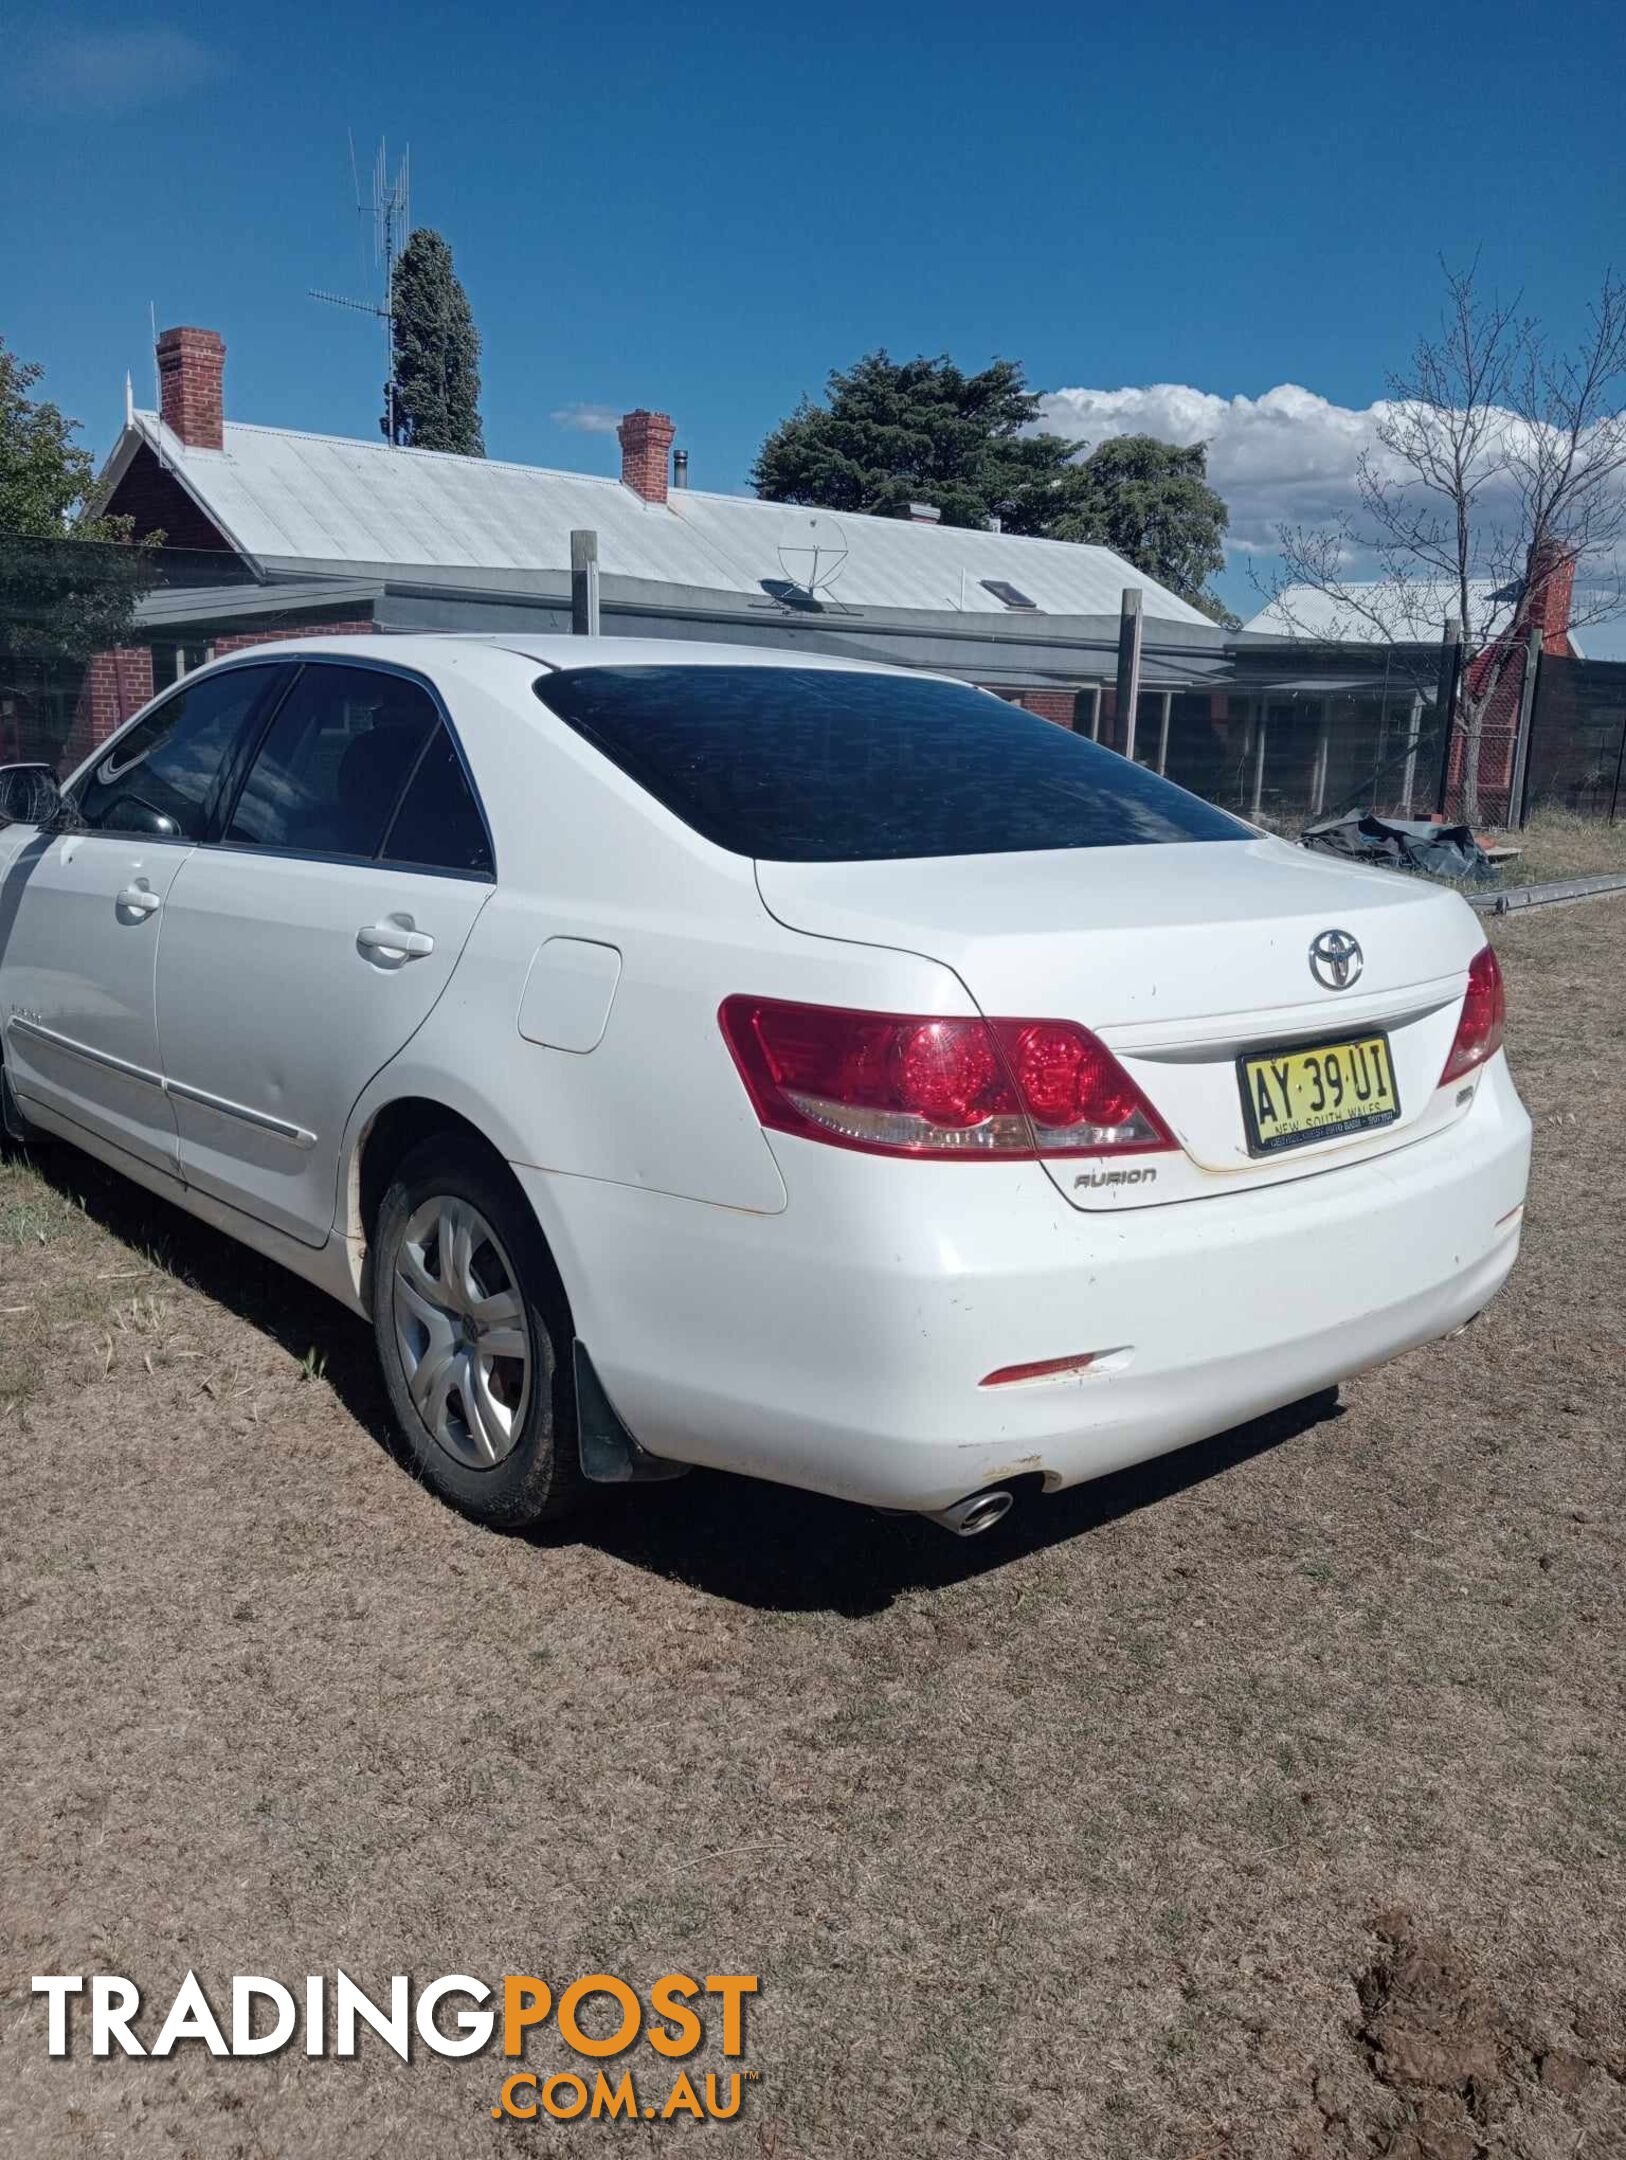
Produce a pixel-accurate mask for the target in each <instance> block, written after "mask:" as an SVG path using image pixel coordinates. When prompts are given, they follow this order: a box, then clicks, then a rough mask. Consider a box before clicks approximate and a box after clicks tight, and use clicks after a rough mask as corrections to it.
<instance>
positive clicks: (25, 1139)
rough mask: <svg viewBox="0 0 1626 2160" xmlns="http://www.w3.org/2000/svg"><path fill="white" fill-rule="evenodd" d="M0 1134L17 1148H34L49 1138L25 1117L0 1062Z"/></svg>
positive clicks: (3, 1066)
mask: <svg viewBox="0 0 1626 2160" xmlns="http://www.w3.org/2000/svg"><path fill="white" fill-rule="evenodd" d="M0 1133H4V1135H5V1136H6V1138H7V1139H8V1140H14V1141H15V1142H16V1144H17V1145H18V1146H19V1147H36V1146H38V1144H39V1143H40V1142H41V1141H42V1140H46V1139H49V1137H50V1135H49V1134H48V1133H42V1132H41V1131H40V1129H39V1127H38V1126H37V1125H35V1124H34V1123H32V1122H31V1120H30V1119H29V1118H28V1117H27V1116H25V1114H24V1112H23V1106H22V1104H21V1103H20V1102H19V1101H18V1100H17V1098H16V1096H15V1095H14V1094H13V1093H12V1092H11V1082H10V1081H9V1080H8V1079H7V1078H6V1068H5V1065H4V1063H3V1062H0Z"/></svg>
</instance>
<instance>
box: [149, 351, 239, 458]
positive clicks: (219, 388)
mask: <svg viewBox="0 0 1626 2160" xmlns="http://www.w3.org/2000/svg"><path fill="white" fill-rule="evenodd" d="M225 375H226V341H225V339H224V338H223V337H221V335H220V333H219V332H218V331H217V330H191V329H185V328H181V329H176V330H160V331H159V333H158V389H159V403H160V406H161V409H162V412H163V417H164V425H165V427H167V428H169V429H170V430H171V431H172V432H173V433H174V434H176V435H178V436H179V437H180V438H181V440H182V442H183V443H188V444H190V445H191V447H192V448H193V449H194V450H222V449H224V448H225V445H226V405H225Z"/></svg>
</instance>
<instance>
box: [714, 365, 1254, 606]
mask: <svg viewBox="0 0 1626 2160" xmlns="http://www.w3.org/2000/svg"><path fill="white" fill-rule="evenodd" d="M1040 402H1041V401H1040V399H1039V397H1038V396H1037V395H1036V394H1035V393H1033V392H1032V391H1030V390H1029V389H1028V387H1027V383H1026V378H1025V377H1024V375H1023V372H1022V369H1021V367H1020V365H1019V364H1018V363H1017V362H1016V361H1014V360H995V361H994V362H993V363H992V365H991V366H989V367H987V368H985V369H983V371H982V373H981V374H979V375H967V374H966V373H965V372H964V371H963V370H962V369H960V368H958V367H956V366H955V365H954V363H953V361H952V360H950V359H948V358H947V356H946V355H945V356H943V357H940V358H938V359H925V358H921V359H918V360H906V361H897V360H894V359H892V358H891V356H890V355H889V354H888V353H887V352H886V351H885V350H884V349H882V350H879V351H876V352H872V353H866V354H865V355H864V357H863V358H862V359H861V360H859V361H857V362H856V363H855V364H854V365H853V366H852V367H850V368H845V369H841V368H838V369H836V370H835V371H834V372H833V373H832V374H831V376H830V382H829V390H828V395H827V398H826V402H825V403H824V404H822V405H815V404H814V403H813V402H812V401H811V400H810V399H808V398H804V399H803V400H802V402H801V404H800V405H799V406H798V407H797V408H796V410H795V412H794V413H792V414H791V416H790V417H789V419H787V420H782V421H781V422H780V423H779V425H778V427H776V428H775V429H774V430H773V432H772V434H770V435H769V437H768V438H767V440H766V441H765V442H764V443H763V445H762V448H761V450H760V451H759V452H758V453H757V461H756V465H755V467H754V468H753V470H752V475H751V479H752V484H753V486H754V487H755V488H756V491H757V493H758V494H759V495H762V496H765V497H766V498H767V499H768V500H769V501H770V502H793V503H808V504H810V505H813V506H814V507H816V508H819V509H827V510H856V511H865V512H869V513H871V514H875V515H879V516H883V517H884V516H887V515H889V514H896V513H897V512H899V511H900V510H901V509H902V508H903V507H904V506H905V505H906V504H908V503H911V502H920V503H929V504H930V505H932V506H933V507H934V508H935V509H937V510H938V511H939V512H940V513H941V515H942V521H943V523H944V524H945V525H962V526H986V525H988V524H989V523H991V522H992V520H993V519H995V518H997V519H998V520H999V522H1000V524H1001V526H1002V527H1003V529H1004V530H1005V531H1007V532H1017V533H1026V534H1031V535H1038V536H1040V537H1042V538H1045V539H1058V540H1084V541H1091V542H1094V543H1096V544H1097V545H1100V546H1103V547H1111V548H1115V549H1116V550H1117V551H1118V553H1119V554H1121V555H1123V556H1124V557H1125V558H1126V559H1127V560H1128V561H1130V562H1132V563H1133V564H1134V565H1135V567H1136V568H1137V569H1139V570H1143V571H1145V573H1146V574H1147V576H1148V577H1153V578H1156V579H1157V581H1158V582H1159V583H1160V584H1162V585H1166V586H1168V588H1169V589H1170V590H1171V591H1172V592H1177V593H1179V594H1180V596H1181V597H1182V598H1183V599H1186V600H1189V601H1191V602H1192V603H1193V604H1194V605H1195V606H1198V607H1201V608H1203V609H1204V610H1205V611H1206V612H1207V613H1209V614H1211V615H1214V616H1215V617H1216V618H1219V619H1229V618H1227V617H1226V616H1225V611H1224V609H1223V608H1222V607H1221V606H1220V604H1219V602H1218V601H1216V600H1214V599H1213V598H1212V596H1211V595H1210V594H1208V593H1207V592H1206V591H1205V589H1204V588H1205V585H1206V581H1207V579H1208V578H1209V577H1210V576H1211V575H1212V573H1213V572H1214V571H1215V570H1217V569H1219V568H1220V566H1221V564H1222V563H1223V561H1224V554H1223V549H1222V537H1223V534H1224V531H1225V526H1226V522H1227V517H1226V509H1225V505H1224V503H1223V502H1222V501H1221V500H1220V498H1219V496H1218V495H1216V494H1215V493H1214V491H1213V489H1212V488H1210V487H1209V486H1208V484H1207V478H1206V471H1207V466H1206V452H1205V449H1204V447H1203V446H1202V445H1201V444H1199V445H1197V446H1196V447H1195V448H1193V449H1189V450H1185V449H1178V448H1175V447H1174V446H1172V445H1170V444H1167V443H1158V442H1154V441H1152V440H1151V439H1150V438H1149V437H1146V436H1131V437H1128V438H1125V439H1124V440H1122V441H1116V442H1107V443H1102V444H1100V445H1099V446H1098V447H1097V448H1096V449H1095V450H1093V451H1092V452H1091V453H1090V454H1089V456H1088V457H1084V456H1081V454H1080V449H1079V445H1078V444H1077V443H1075V442H1069V441H1067V440H1066V439H1065V438H1064V437H1062V436H1059V435H1046V434H1044V433H1042V432H1040V431H1039V430H1038V429H1037V428H1036V422H1037V420H1038V417H1039V409H1040Z"/></svg>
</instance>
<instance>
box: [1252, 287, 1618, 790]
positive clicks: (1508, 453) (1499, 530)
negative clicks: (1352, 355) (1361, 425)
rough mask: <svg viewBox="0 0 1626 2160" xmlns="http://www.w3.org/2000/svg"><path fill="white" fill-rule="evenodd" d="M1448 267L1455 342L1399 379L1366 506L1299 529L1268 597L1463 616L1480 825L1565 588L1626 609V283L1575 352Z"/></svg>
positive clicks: (1407, 624) (1359, 614)
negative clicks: (1538, 632)
mask: <svg viewBox="0 0 1626 2160" xmlns="http://www.w3.org/2000/svg"><path fill="white" fill-rule="evenodd" d="M1442 267H1444V268H1445V285H1446V292H1445V304H1444V307H1443V309H1442V312H1441V318H1440V328H1439V331H1438V334H1437V335H1435V336H1433V337H1423V338H1421V339H1419V341H1418V344H1417V348H1416V351H1415V353H1414V354H1413V356H1412V360H1411V364H1410V367H1409V368H1408V369H1407V370H1406V371H1405V372H1404V373H1403V374H1399V375H1394V376H1391V377H1390V378H1389V380H1388V383H1387V386H1386V389H1387V394H1386V399H1385V402H1384V403H1383V404H1382V405H1380V406H1379V407H1378V408H1377V411H1378V420H1377V425H1376V430H1375V435H1376V440H1375V444H1374V446H1373V447H1372V448H1371V449H1369V450H1367V451H1364V452H1363V453H1362V455H1361V458H1360V460H1359V463H1358V465H1357V469H1356V498H1357V508H1356V510H1355V511H1354V512H1353V513H1352V514H1351V515H1349V516H1348V517H1346V518H1343V519H1341V520H1339V521H1338V522H1337V523H1336V524H1334V525H1332V526H1328V527H1319V528H1315V527H1303V526H1292V527H1284V528H1283V530H1282V532H1281V535H1280V539H1281V568H1280V571H1279V572H1278V574H1277V576H1276V578H1275V579H1274V580H1273V581H1272V583H1271V586H1270V588H1269V589H1270V591H1271V596H1272V599H1273V600H1274V602H1275V604H1276V607H1277V611H1278V613H1279V614H1280V615H1281V616H1282V617H1283V618H1284V619H1285V620H1286V621H1287V623H1288V625H1289V628H1290V629H1293V630H1295V631H1299V632H1301V633H1302V630H1303V625H1302V623H1300V622H1297V621H1295V619H1294V603H1293V600H1292V597H1291V588H1293V587H1295V586H1299V587H1306V586H1307V587H1309V588H1311V589H1312V590H1314V591H1315V592H1317V593H1320V594H1322V595H1324V596H1325V597H1326V598H1328V599H1330V600H1331V601H1333V602H1334V604H1335V618H1336V617H1341V618H1342V619H1343V620H1344V621H1345V622H1346V623H1348V624H1350V625H1352V626H1353V625H1357V624H1361V625H1365V626H1366V627H1367V628H1368V629H1370V630H1372V631H1374V632H1375V633H1376V634H1377V635H1378V636H1379V637H1381V638H1383V639H1384V640H1385V641H1418V642H1420V641H1422V640H1424V639H1427V638H1430V637H1437V636H1438V634H1439V631H1440V628H1441V620H1442V616H1444V617H1449V616H1451V615H1455V617H1456V619H1457V621H1458V622H1459V623H1460V624H1461V626H1462V637H1463V665H1462V667H1461V670H1460V672H1459V675H1458V686H1457V691H1456V697H1455V702H1454V706H1453V709H1452V712H1451V715H1450V722H1451V725H1452V727H1453V728H1454V729H1456V730H1457V731H1458V733H1459V734H1460V736H1461V737H1462V744H1463V779H1464V785H1463V796H1464V802H1463V807H1464V812H1465V814H1466V816H1467V817H1468V818H1469V820H1470V821H1472V820H1474V819H1476V818H1477V817H1478V815H1479V762H1480V743H1481V739H1482V736H1483V731H1484V725H1485V718H1486V715H1487V713H1488V712H1489V710H1490V708H1491V706H1492V704H1493V702H1494V700H1495V698H1496V695H1497V692H1498V690H1499V689H1500V688H1501V685H1502V679H1503V676H1504V674H1505V673H1506V670H1507V668H1508V666H1509V664H1510V662H1511V661H1512V659H1513V656H1514V654H1515V652H1517V651H1518V650H1519V642H1520V639H1521V636H1522V633H1523V632H1524V631H1525V629H1526V627H1527V626H1528V625H1529V624H1530V623H1531V622H1533V621H1537V620H1540V619H1542V615H1543V606H1544V602H1545V600H1546V597H1547V593H1548V590H1549V588H1550V587H1551V585H1552V584H1553V582H1554V581H1555V580H1557V579H1563V580H1565V581H1566V582H1570V581H1573V582H1574V583H1575V586H1576V589H1577V594H1578V599H1577V602H1576V607H1577V612H1576V613H1575V615H1574V617H1573V620H1575V621H1576V622H1577V623H1580V622H1586V621H1596V620H1597V619H1598V618H1599V617H1600V616H1603V615H1608V614H1612V613H1614V612H1615V611H1616V609H1617V608H1618V607H1619V606H1620V602H1621V590H1620V576H1621V570H1620V559H1619V557H1620V547H1621V542H1622V539H1623V536H1626V410H1622V405H1623V402H1626V286H1623V285H1622V284H1621V282H1620V281H1619V280H1618V279H1617V278H1616V277H1615V276H1614V275H1613V274H1612V273H1611V274H1609V275H1607V276H1606V277H1605V279H1604V281H1603V285H1602V288H1601V289H1600V291H1599V293H1598V295H1597V298H1596V299H1595V300H1594V301H1593V303H1592V306H1591V308H1590V310H1589V312H1588V319H1587V325H1586V328H1585V330H1584V332H1583V333H1582V335H1581V336H1580V337H1579V338H1578V340H1577V341H1576V344H1575V345H1574V347H1573V349H1571V350H1569V351H1559V350H1557V349H1555V348H1554V346H1553V344H1552V343H1551V341H1550V340H1549V338H1548V337H1547V335H1546V334H1545V332H1544V331H1543V330H1542V329H1541V327H1540V326H1539V325H1538V324H1537V323H1536V322H1534V321H1533V320H1532V319H1531V318H1529V317H1528V316H1525V315H1522V314H1521V313H1520V312H1519V304H1518V301H1517V300H1514V301H1513V302H1511V303H1504V302H1503V301H1501V300H1499V299H1496V298H1494V297H1487V296H1486V295H1485V294H1484V293H1483V292H1482V291H1481V290H1480V288H1479V285H1478V282H1477V269H1476V266H1470V267H1469V268H1468V269H1467V270H1465V271H1453V270H1451V269H1450V268H1449V267H1446V266H1442ZM1362 566H1370V567H1366V568H1365V569H1364V572H1363V569H1362ZM1373 568H1375V569H1376V572H1377V575H1376V577H1375V578H1374V577H1373V575H1372V569H1373ZM1579 573H1584V575H1582V574H1579ZM1442 601H1443V603H1444V605H1443V606H1442Z"/></svg>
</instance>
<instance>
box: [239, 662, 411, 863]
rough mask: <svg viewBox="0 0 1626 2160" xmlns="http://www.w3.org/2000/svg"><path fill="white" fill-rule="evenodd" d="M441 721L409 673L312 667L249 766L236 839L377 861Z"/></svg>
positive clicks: (300, 851) (303, 852) (304, 852)
mask: <svg viewBox="0 0 1626 2160" xmlns="http://www.w3.org/2000/svg"><path fill="white" fill-rule="evenodd" d="M439 725H440V715H439V713H438V712H437V711H436V709H435V704H434V700H433V699H432V698H431V697H430V696H429V693H428V692H427V691H426V690H424V689H423V688H421V687H420V685H418V684H417V683H414V682H408V681H407V680H406V679H405V677H404V676H400V675H390V674H385V673H383V672H382V671H380V670H379V669H377V668H352V667H329V666H326V665H323V664H320V663H312V664H310V665H308V666H306V667H305V668H304V669H303V670H302V671H301V673H300V676H299V679H298V681H297V682H296V683H295V684H294V686H293V688H292V690H290V691H289V693H288V695H287V697H286V698H285V699H284V700H283V703H282V707H281V709H280V710H279V712H278V713H277V716H276V718H275V719H274V720H273V721H272V723H271V725H270V727H269V728H268V729H267V731H266V737H265V740H264V742H263V743H261V745H260V747H259V750H258V752H257V753H256V755H255V759H254V762H253V764H252V765H251V766H250V767H249V772H248V778H247V779H246V780H245V781H244V783H243V791H242V793H241V795H239V797H238V798H237V806H236V808H235V810H234V811H233V812H232V817H231V823H230V825H229V826H228V827H227V829H226V834H225V838H226V842H227V845H228V846H236V847H265V848H281V849H287V850H289V851H291V852H293V853H297V854H301V855H350V856H359V857H361V858H363V859H371V858H372V857H373V856H375V855H377V853H378V851H379V848H380V846H381V845H382V843H383V839H384V834H385V831H386V829H387V827H388V826H389V823H390V820H391V818H392V817H393V816H394V814H395V808H396V805H397V804H398V803H399V802H400V800H401V796H402V791H403V790H404V789H405V787H406V784H407V782H408V780H409V779H410V778H411V776H412V773H413V770H414V768H415V767H416V765H417V763H418V759H419V757H420V755H421V754H422V752H423V749H424V745H425V744H426V743H427V742H428V741H429V738H430V737H431V735H433V734H434V732H435V730H436V729H437V728H438V727H439Z"/></svg>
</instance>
